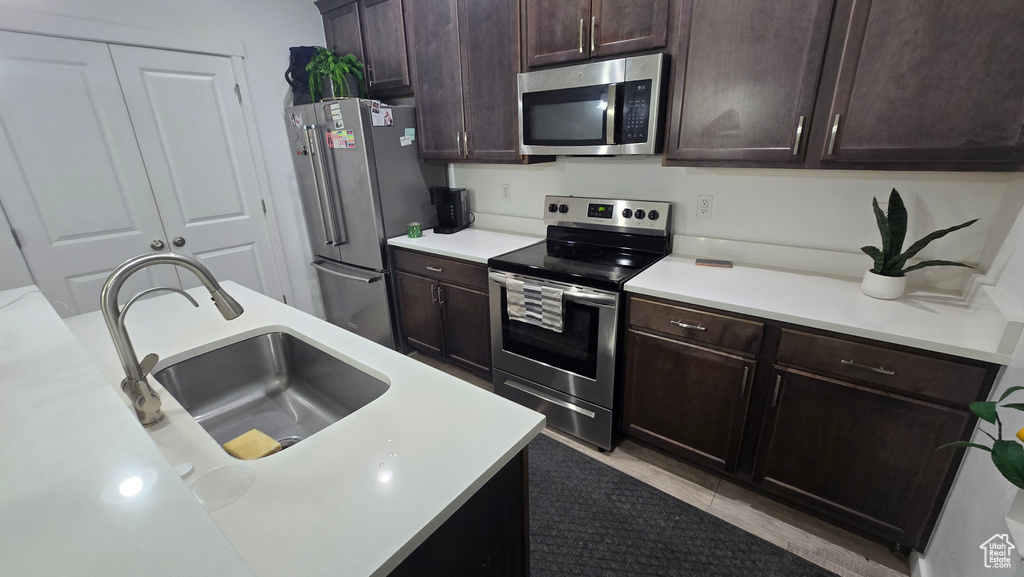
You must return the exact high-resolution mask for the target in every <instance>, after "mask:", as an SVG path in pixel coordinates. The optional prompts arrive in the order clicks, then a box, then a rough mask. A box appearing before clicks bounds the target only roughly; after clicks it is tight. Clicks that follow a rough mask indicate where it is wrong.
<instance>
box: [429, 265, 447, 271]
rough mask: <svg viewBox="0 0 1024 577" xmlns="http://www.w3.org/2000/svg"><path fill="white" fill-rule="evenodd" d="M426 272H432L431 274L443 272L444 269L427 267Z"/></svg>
mask: <svg viewBox="0 0 1024 577" xmlns="http://www.w3.org/2000/svg"><path fill="white" fill-rule="evenodd" d="M427 270H429V271H433V272H444V269H443V268H441V267H439V266H428V267H427Z"/></svg>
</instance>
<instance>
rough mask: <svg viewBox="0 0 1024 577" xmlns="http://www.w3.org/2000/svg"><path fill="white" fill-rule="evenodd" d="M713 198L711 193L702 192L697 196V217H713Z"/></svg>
mask: <svg viewBox="0 0 1024 577" xmlns="http://www.w3.org/2000/svg"><path fill="white" fill-rule="evenodd" d="M713 198H714V197H713V196H711V195H710V194H702V195H700V196H698V197H697V218H711V200H712V199H713Z"/></svg>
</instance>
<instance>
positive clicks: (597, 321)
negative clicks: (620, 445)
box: [487, 196, 672, 450]
mask: <svg viewBox="0 0 1024 577" xmlns="http://www.w3.org/2000/svg"><path fill="white" fill-rule="evenodd" d="M545 205H547V206H546V212H545V217H544V222H545V223H546V224H547V225H548V228H547V235H546V240H544V241H542V242H539V243H537V244H534V245H531V246H528V247H526V248H522V249H519V250H516V251H512V252H509V253H506V254H503V255H500V256H496V257H493V258H491V259H490V260H488V261H487V264H488V267H489V269H490V270H489V275H488V276H489V279H490V283H489V284H490V315H491V351H492V355H491V362H492V365H493V367H494V368H493V371H492V374H493V376H494V392H495V393H497V394H499V395H501V396H503V397H505V398H507V399H510V400H512V401H515V402H517V403H519V404H521V405H525V406H527V407H530V408H531V409H534V410H536V411H539V412H541V413H544V414H545V415H546V416H547V420H548V424H549V425H551V426H553V427H555V428H558V429H561V430H563V431H565V432H567V433H570V434H572V435H575V436H576V437H579V438H581V439H583V440H585V441H587V442H589V443H592V444H594V445H597V446H598V447H599V448H601V449H604V450H610V449H611V448H612V442H613V427H614V425H615V421H616V419H617V418H618V416H619V413H620V412H621V409H620V407H619V406H618V403H619V399H620V397H621V395H620V394H619V392H620V387H621V384H620V383H618V382H617V378H616V377H617V374H618V371H617V367H616V359H617V358H618V350H619V348H620V342H621V339H620V336H621V335H620V334H619V333H620V332H621V330H622V329H621V326H622V324H623V319H622V316H623V314H622V312H623V311H622V307H621V305H622V304H623V302H624V300H623V298H624V297H623V295H622V293H623V285H624V284H625V283H626V281H627V280H629V279H630V278H632V277H633V276H634V275H636V274H637V273H639V272H640V271H642V270H643V269H645V268H647V267H648V266H650V265H652V264H654V263H655V262H656V261H658V260H659V259H661V258H662V257H663V256H665V255H666V254H668V253H669V252H670V250H671V242H672V241H671V239H672V235H671V222H672V205H671V204H670V203H667V202H647V201H636V200H609V199H602V198H579V197H566V196H548V197H546V198H545ZM509 279H512V280H516V281H523V282H525V283H529V284H531V285H539V286H541V287H551V288H555V289H560V290H561V295H562V301H561V302H562V315H561V321H562V330H561V331H560V332H559V331H557V330H551V329H550V328H546V327H542V326H537V325H534V324H528V323H526V322H522V321H520V320H513V319H510V317H509V311H508V287H507V285H508V280H509Z"/></svg>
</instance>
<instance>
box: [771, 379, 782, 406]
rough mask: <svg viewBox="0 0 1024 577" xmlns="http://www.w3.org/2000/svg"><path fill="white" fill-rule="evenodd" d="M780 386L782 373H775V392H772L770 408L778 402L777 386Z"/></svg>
mask: <svg viewBox="0 0 1024 577" xmlns="http://www.w3.org/2000/svg"><path fill="white" fill-rule="evenodd" d="M780 386H782V375H775V392H774V393H772V408H775V406H776V405H778V404H779V387H780Z"/></svg>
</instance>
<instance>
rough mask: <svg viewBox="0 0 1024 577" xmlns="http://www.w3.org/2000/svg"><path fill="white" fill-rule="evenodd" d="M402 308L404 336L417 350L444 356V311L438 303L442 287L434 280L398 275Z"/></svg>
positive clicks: (396, 274)
mask: <svg viewBox="0 0 1024 577" xmlns="http://www.w3.org/2000/svg"><path fill="white" fill-rule="evenodd" d="M395 280H396V282H397V283H398V305H399V308H400V309H401V311H402V333H403V334H405V340H406V341H408V343H409V344H410V345H411V346H413V347H414V348H416V349H419V350H421V351H425V352H428V353H433V354H435V355H443V354H444V340H443V339H444V336H443V329H442V325H441V308H440V307H439V306H438V302H437V300H438V299H437V296H438V294H437V289H438V285H437V283H435V282H434V281H432V280H430V279H425V278H422V277H418V276H414V275H410V274H405V273H401V272H400V273H395Z"/></svg>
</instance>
